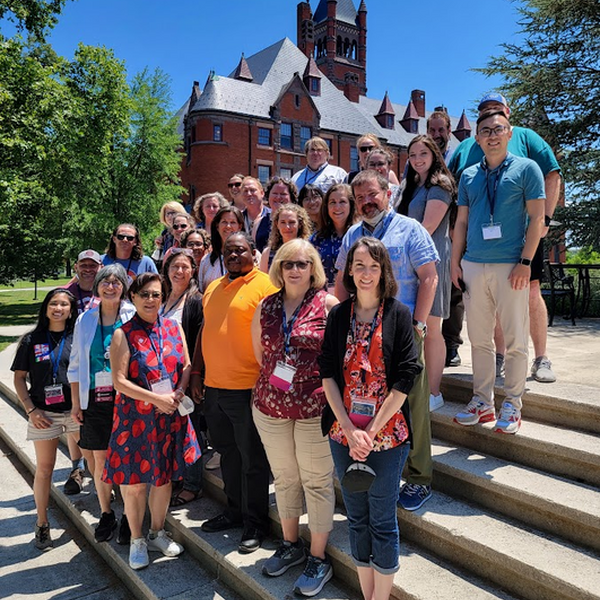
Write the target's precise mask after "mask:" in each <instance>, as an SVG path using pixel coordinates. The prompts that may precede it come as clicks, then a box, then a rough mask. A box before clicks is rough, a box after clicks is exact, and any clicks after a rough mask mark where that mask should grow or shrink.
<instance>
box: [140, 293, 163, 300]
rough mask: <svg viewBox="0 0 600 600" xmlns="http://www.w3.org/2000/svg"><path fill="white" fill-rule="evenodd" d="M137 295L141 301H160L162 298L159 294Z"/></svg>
mask: <svg viewBox="0 0 600 600" xmlns="http://www.w3.org/2000/svg"><path fill="white" fill-rule="evenodd" d="M137 295H138V296H139V297H140V298H141V299H142V300H148V298H152V300H160V299H161V298H162V294H161V293H160V292H138V294H137Z"/></svg>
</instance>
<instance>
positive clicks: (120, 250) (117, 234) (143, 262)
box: [102, 223, 158, 284]
mask: <svg viewBox="0 0 600 600" xmlns="http://www.w3.org/2000/svg"><path fill="white" fill-rule="evenodd" d="M114 263H119V264H120V265H122V266H123V268H124V269H125V272H126V273H127V280H128V281H129V283H130V284H131V282H132V281H133V280H134V279H135V278H136V277H137V276H138V275H139V274H140V273H158V271H157V270H156V265H155V264H154V262H153V261H152V259H151V258H150V257H148V256H144V251H143V250H142V244H141V241H140V234H139V231H138V228H137V227H136V226H135V225H131V224H130V223H121V225H118V226H117V227H116V228H115V230H114V231H113V234H112V236H111V238H110V242H109V244H108V248H107V250H106V254H103V255H102V264H103V265H105V266H106V265H112V264H114Z"/></svg>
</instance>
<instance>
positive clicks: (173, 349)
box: [102, 255, 200, 569]
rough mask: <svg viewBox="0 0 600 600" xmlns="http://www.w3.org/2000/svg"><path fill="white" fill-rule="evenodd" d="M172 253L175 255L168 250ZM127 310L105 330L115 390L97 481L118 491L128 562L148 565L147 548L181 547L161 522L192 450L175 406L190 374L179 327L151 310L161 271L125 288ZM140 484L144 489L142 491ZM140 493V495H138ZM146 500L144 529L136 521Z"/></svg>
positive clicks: (169, 551) (158, 296)
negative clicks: (123, 319)
mask: <svg viewBox="0 0 600 600" xmlns="http://www.w3.org/2000/svg"><path fill="white" fill-rule="evenodd" d="M173 256H176V255H173ZM129 298H130V300H131V301H132V302H133V305H134V306H135V315H134V316H133V318H132V319H131V320H130V321H128V322H127V323H125V324H124V325H123V326H122V327H120V328H119V329H117V330H116V331H115V333H114V334H113V339H112V343H111V348H110V364H111V369H112V374H113V382H114V386H115V389H116V390H117V392H118V394H117V397H116V400H115V412H114V422H113V429H112V433H111V436H110V441H109V445H108V453H107V456H106V463H105V469H104V473H103V477H102V478H103V480H104V481H105V482H106V483H108V484H117V485H120V486H122V489H123V490H124V494H123V497H124V501H125V512H126V514H127V518H128V521H129V527H130V529H131V544H130V547H129V565H130V566H131V568H132V569H143V568H144V567H146V566H148V564H149V560H148V550H152V551H157V552H162V554H164V555H165V556H178V555H179V554H181V552H183V548H182V547H181V546H180V545H179V544H176V543H175V542H174V541H172V540H171V539H170V537H169V536H168V534H167V532H166V531H165V529H164V523H165V516H166V513H167V509H168V507H169V501H170V499H171V481H178V480H180V479H182V478H183V475H184V470H185V465H186V464H192V463H194V462H195V461H196V460H198V458H199V456H200V448H199V446H198V442H197V440H196V434H195V433H194V429H193V427H192V426H191V423H190V421H189V419H188V417H187V416H181V415H180V413H179V412H178V407H179V404H180V402H181V399H182V398H183V396H184V390H185V389H186V388H187V385H188V381H189V376H190V359H189V354H188V351H187V347H186V345H185V344H184V342H183V333H182V329H181V326H180V325H179V324H178V323H177V322H176V321H174V320H172V319H170V318H168V317H161V316H160V314H159V311H160V308H161V305H162V303H163V301H164V297H163V292H162V282H161V278H160V276H159V275H157V274H152V273H144V274H142V275H140V276H139V277H138V278H137V279H136V280H135V281H134V282H133V284H132V285H131V287H130V289H129ZM148 486H149V487H150V494H149V496H148ZM147 496H148V500H146V498H147ZM146 504H148V506H149V507H150V531H149V533H148V537H147V539H146V538H145V537H143V536H142V521H143V518H144V513H145V512H146Z"/></svg>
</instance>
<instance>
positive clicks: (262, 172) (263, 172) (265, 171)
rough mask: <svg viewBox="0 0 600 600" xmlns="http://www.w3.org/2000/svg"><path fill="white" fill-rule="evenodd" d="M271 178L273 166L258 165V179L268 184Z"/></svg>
mask: <svg viewBox="0 0 600 600" xmlns="http://www.w3.org/2000/svg"><path fill="white" fill-rule="evenodd" d="M269 179H271V167H270V166H268V165H258V180H259V181H260V182H261V183H262V184H263V185H267V181H269Z"/></svg>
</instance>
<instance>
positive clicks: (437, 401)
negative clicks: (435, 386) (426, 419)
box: [429, 392, 444, 412]
mask: <svg viewBox="0 0 600 600" xmlns="http://www.w3.org/2000/svg"><path fill="white" fill-rule="evenodd" d="M442 406H444V396H442V392H440V393H439V394H438V395H437V396H434V395H433V394H429V412H433V411H434V410H437V409H438V408H442Z"/></svg>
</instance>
